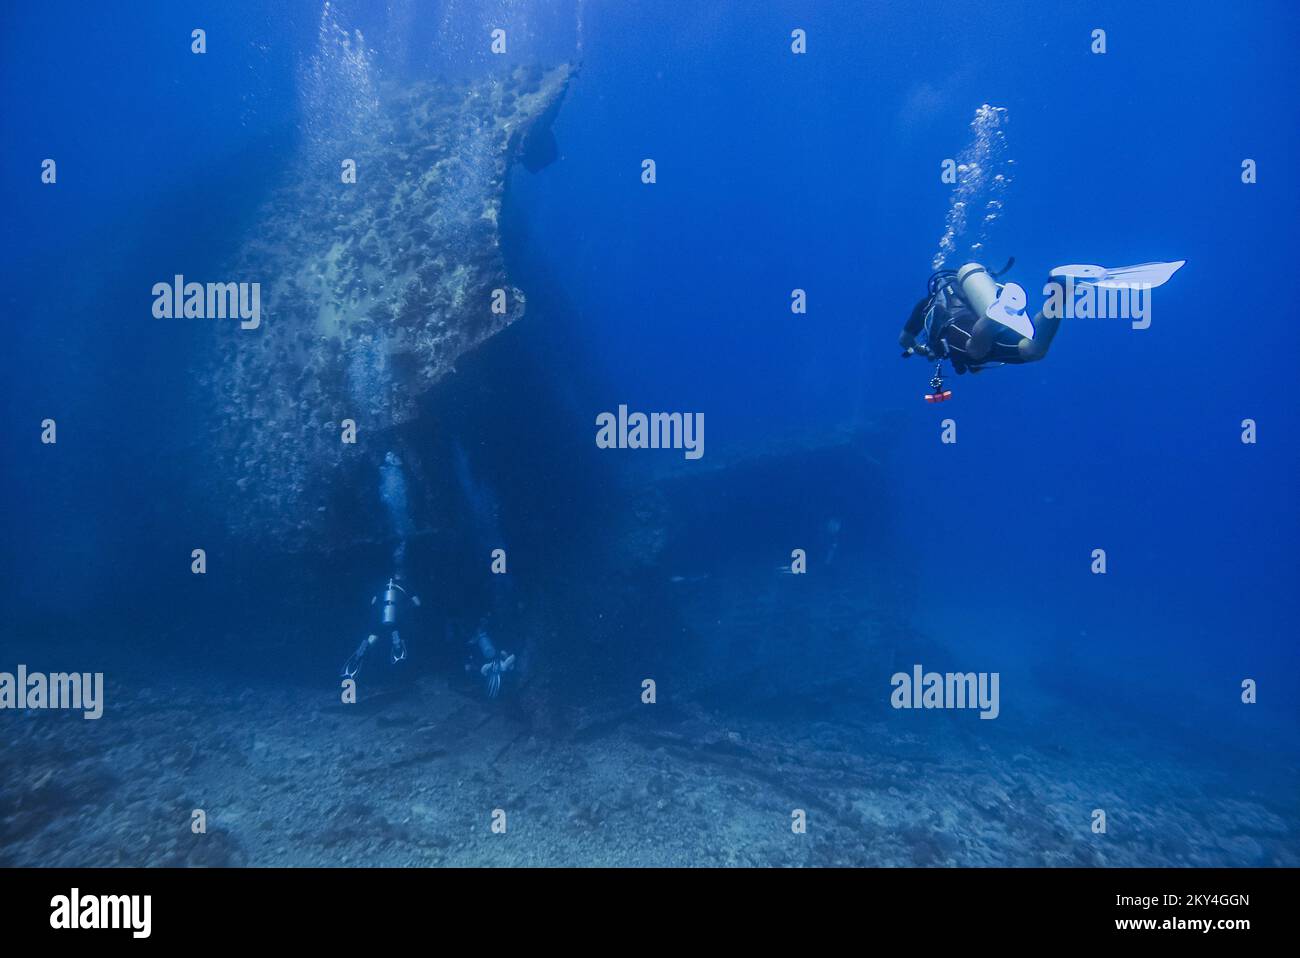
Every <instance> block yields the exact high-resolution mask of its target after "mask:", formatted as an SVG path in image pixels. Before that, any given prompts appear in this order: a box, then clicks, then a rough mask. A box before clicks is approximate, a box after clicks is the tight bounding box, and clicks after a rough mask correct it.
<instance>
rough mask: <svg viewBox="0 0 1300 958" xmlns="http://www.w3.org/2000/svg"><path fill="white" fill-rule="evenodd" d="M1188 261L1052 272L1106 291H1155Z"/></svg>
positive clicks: (1076, 267)
mask: <svg viewBox="0 0 1300 958" xmlns="http://www.w3.org/2000/svg"><path fill="white" fill-rule="evenodd" d="M1186 262H1187V260H1185V259H1180V260H1178V261H1177V262H1176V263H1139V264H1138V265H1136V266H1113V267H1109V268H1108V267H1105V266H1083V265H1072V266H1058V267H1056V269H1054V270H1052V273H1051V275H1052V276H1059V277H1064V276H1069V277H1073V278H1074V279H1075V280H1077V281H1079V282H1083V283H1092V284H1093V285H1094V286H1100V287H1102V288H1104V289H1132V288H1134V287H1142V288H1145V289H1155V288H1156V287H1157V286H1163V285H1164V284H1165V283H1167V282H1169V277H1171V276H1173V275H1174V273H1176V272H1178V270H1179V269H1180V268H1182V266H1183V264H1184V263H1186Z"/></svg>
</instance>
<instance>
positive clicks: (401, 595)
mask: <svg viewBox="0 0 1300 958" xmlns="http://www.w3.org/2000/svg"><path fill="white" fill-rule="evenodd" d="M403 581H404V578H403V576H402V574H401V573H400V572H397V573H394V574H393V577H392V578H391V579H389V580H388V585H387V586H386V587H385V588H384V591H383V593H382V595H383V600H384V604H383V605H382V606H380V609H379V620H380V628H379V629H377V630H376V631H375V632H372V633H371V634H370V635H368V636H366V638H364V639H362V641H361V644H360V645H359V646H357V650H356V651H355V652H353V653H352V657H351V658H350V659H348V660H347V662H346V663H345V664H344V666H343V672H342V675H343V678H345V679H351V678H355V677H356V674H357V672H358V671H359V670H360V669H361V660H362V659H363V658H365V654H366V651H367V650H368V649H369V648H370V647H371V646H372V645H374V644H375V643H376V642H378V641H379V632H380V631H384V630H388V631H390V632H391V633H392V640H393V649H392V662H393V664H394V665H396V664H397V663H399V662H401V661H403V660H405V658H406V644H405V643H404V642H403V641H402V637H401V635H400V634H399V633H398V630H397V619H398V609H399V608H400V607H401V606H402V604H403V603H404V602H405V601H406V600H407V599H409V600H410V603H411V604H412V605H414V606H416V607H417V608H418V607H419V605H420V597H419V596H418V595H412V594H410V593H408V592H407V591H406V589H405V587H404V586H403V585H402V582H403ZM379 598H380V597H379V596H373V597H372V598H371V599H370V604H371V605H372V606H373V605H375V604H377V603H378V602H379Z"/></svg>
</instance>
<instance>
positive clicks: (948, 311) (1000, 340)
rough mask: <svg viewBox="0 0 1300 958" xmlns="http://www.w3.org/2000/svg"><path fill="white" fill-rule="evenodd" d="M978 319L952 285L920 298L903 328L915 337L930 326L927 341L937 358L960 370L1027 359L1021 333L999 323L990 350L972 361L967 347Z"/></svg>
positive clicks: (959, 371) (971, 369)
mask: <svg viewBox="0 0 1300 958" xmlns="http://www.w3.org/2000/svg"><path fill="white" fill-rule="evenodd" d="M976 321H977V318H976V316H975V313H974V312H972V311H971V308H970V307H969V306H967V305H966V301H965V300H963V299H961V298H960V297H958V296H957V295H956V293H955V291H954V290H953V289H952V287H951V286H949V287H945V288H941V289H940V290H939V292H938V293H937V294H936V295H935V296H933V297H930V296H927V297H925V298H924V299H922V300H921V301H920V302H918V303H917V304H916V306H915V307H913V308H912V315H911V316H910V317H909V318H908V320H907V325H906V326H904V327H903V328H904V329H905V330H907V332H908V333H909V334H910V335H911V336H912V337H913V338H915V337H916V336H918V335H919V334H920V332H921V330H922V329H926V330H929V333H928V334H927V342H926V345H927V346H929V348H930V351H931V352H933V353H934V354H935V357H936V358H941V359H947V360H949V361H950V362H951V363H952V368H953V369H955V370H956V371H957V372H958V374H960V373H964V372H967V371H970V372H979V371H980V370H981V369H984V368H985V367H986V366H1000V365H1002V364H1003V363H1023V362H1025V359H1024V358H1023V357H1022V356H1021V355H1020V340H1021V336H1020V334H1019V333H1018V332H1016V331H1015V330H1014V329H1009V328H1007V327H1006V326H1003V325H1001V324H1000V323H999V324H998V325H997V331H996V332H995V333H994V334H993V342H992V344H991V345H990V346H989V351H988V354H987V355H986V356H985V357H984V358H983V359H981V360H980V361H979V362H977V363H972V362H969V361H968V357H967V347H968V346H969V344H970V337H971V330H973V329H974V328H975V323H976Z"/></svg>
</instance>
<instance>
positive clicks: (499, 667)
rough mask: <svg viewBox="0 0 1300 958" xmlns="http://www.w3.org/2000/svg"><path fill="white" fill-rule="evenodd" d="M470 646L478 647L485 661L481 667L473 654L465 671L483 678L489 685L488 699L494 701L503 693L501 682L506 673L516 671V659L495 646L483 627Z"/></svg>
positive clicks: (470, 641) (470, 642)
mask: <svg viewBox="0 0 1300 958" xmlns="http://www.w3.org/2000/svg"><path fill="white" fill-rule="evenodd" d="M469 644H470V645H471V646H477V648H478V651H479V654H480V655H481V656H482V657H483V660H484V661H483V664H482V665H481V666H480V665H479V664H478V662H477V661H476V660H475V658H474V654H473V652H471V653H470V656H469V661H468V662H466V663H465V671H466V672H477V673H478V674H479V675H481V676H483V680H484V682H486V683H487V697H488V698H490V699H494V698H496V697H497V695H499V694H500V692H501V681H502V678H503V676H504V675H505V673H507V672H512V671H514V668H515V657H514V655H513V654H511V653H509V652H507V651H506V650H505V649H498V648H497V647H496V646H495V645H493V644H492V639H490V638H489V637H488V634H487V629H486V628H485V627H484V626H482V625H480V626H479V627H478V634H477V635H475V636H474V638H472V639H470V640H469Z"/></svg>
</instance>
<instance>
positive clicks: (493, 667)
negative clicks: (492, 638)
mask: <svg viewBox="0 0 1300 958" xmlns="http://www.w3.org/2000/svg"><path fill="white" fill-rule="evenodd" d="M514 668H515V657H514V656H513V655H509V654H507V653H505V652H500V653H498V654H497V656H496V658H492V659H489V660H488V661H486V662H484V663H483V667H482V668H481V669H479V674H480V675H482V676H483V678H484V680H485V681H486V682H487V695H488V698H490V699H494V698H496V697H497V695H499V694H500V692H501V676H502V674H503V673H505V672H512V671H514Z"/></svg>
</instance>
